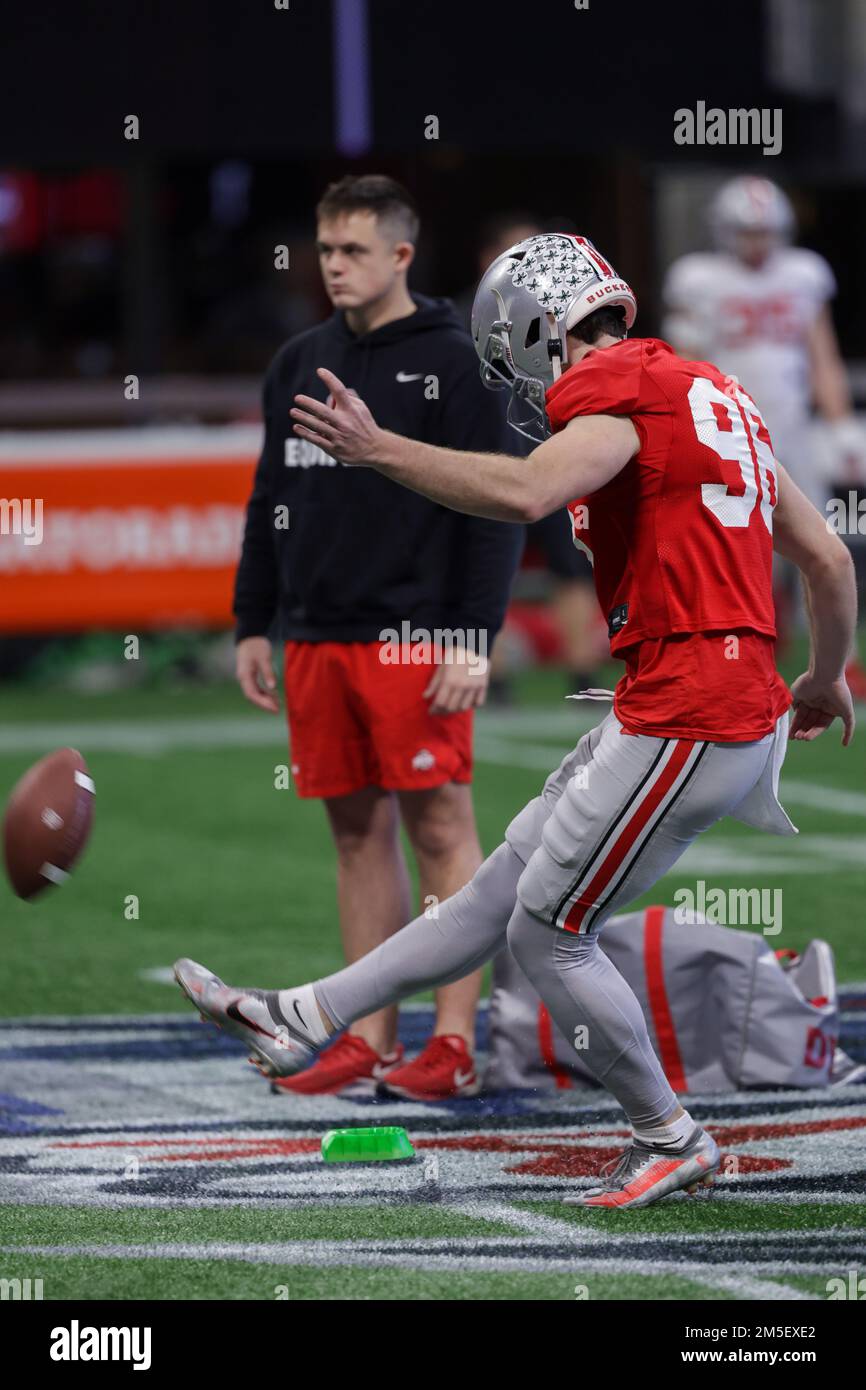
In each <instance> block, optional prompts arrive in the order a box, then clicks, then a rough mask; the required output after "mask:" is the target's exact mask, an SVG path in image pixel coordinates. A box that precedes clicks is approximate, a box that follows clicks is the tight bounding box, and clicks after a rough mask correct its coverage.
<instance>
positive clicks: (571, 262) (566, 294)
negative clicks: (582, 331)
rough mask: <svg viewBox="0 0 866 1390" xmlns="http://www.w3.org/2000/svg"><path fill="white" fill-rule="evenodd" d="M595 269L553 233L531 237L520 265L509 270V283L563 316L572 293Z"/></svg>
mask: <svg viewBox="0 0 866 1390" xmlns="http://www.w3.org/2000/svg"><path fill="white" fill-rule="evenodd" d="M596 274H597V273H596V271H595V269H594V268H593V266H592V265H591V264H590V262H589V261H588V260H587V258H586V257H585V256H584V255H583V253H582V251H581V250H580V249H579V247H577V246H575V245H574V244H573V243H572V242H571V241H568V240H566V239H564V238H558V237H556V236H539V237H535V238H533V239H532V241H531V242H530V243H529V246H528V249H527V251H526V253H525V255H524V256H523V258H522V260H521V262H520V265H519V266H515V268H514V270H513V271H512V273H511V281H512V284H513V285H515V286H516V287H517V288H522V289H525V290H527V291H528V292H529V293H530V294H531V295H533V296H534V297H535V299H536V300H537V302H538V304H539V305H540V307H541V308H542V309H546V310H548V311H549V312H552V313H553V314H554V316H555V317H556V318H557V319H560V318H563V317H564V316H565V314H566V313H567V311H568V306H569V304H571V302H572V301H573V299H574V297H575V295H576V294H577V293H579V291H580V290H581V289H582V287H583V286H584V285H585V284H587V283H588V282H589V281H591V280H593V279H594V278H596Z"/></svg>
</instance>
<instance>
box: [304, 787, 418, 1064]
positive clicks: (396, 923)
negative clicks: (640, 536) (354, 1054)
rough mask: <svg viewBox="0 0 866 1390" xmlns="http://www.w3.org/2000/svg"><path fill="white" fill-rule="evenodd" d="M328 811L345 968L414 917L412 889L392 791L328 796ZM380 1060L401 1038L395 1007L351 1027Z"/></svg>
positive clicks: (375, 789)
mask: <svg viewBox="0 0 866 1390" xmlns="http://www.w3.org/2000/svg"><path fill="white" fill-rule="evenodd" d="M325 809H326V811H327V814H328V820H329V821H330V826H331V833H332V835H333V838H334V844H335V846H336V850H337V904H338V910H339V918H340V932H341V935H342V940H343V951H344V954H345V957H346V962H347V964H349V965H351V964H352V963H353V962H354V961H356V960H359V959H360V958H361V957H362V956H366V955H368V954H369V952H370V951H372V950H374V949H375V947H376V946H378V945H380V944H381V942H383V941H386V940H387V939H388V937H389V936H392V935H393V933H394V932H396V931H399V929H400V928H401V927H402V926H403V924H404V922H406V921H407V920H408V918H409V916H410V912H411V909H410V900H411V894H410V885H409V874H408V870H407V868H406V860H405V856H404V854H403V849H402V845H401V844H400V834H399V829H400V826H399V815H398V807H397V802H396V798H395V797H394V795H393V793H391V792H386V791H383V790H382V789H381V788H380V787H365V788H364V789H363V790H361V791H357V792H352V793H351V794H350V795H349V796H339V797H328V798H326V800H325ZM350 1031H351V1032H352V1033H354V1034H356V1035H357V1036H358V1037H361V1038H363V1039H364V1041H365V1042H366V1043H368V1044H369V1046H370V1047H372V1048H373V1050H374V1052H378V1053H379V1055H380V1056H384V1055H385V1054H387V1053H389V1052H391V1051H392V1050H393V1048H394V1044H395V1042H396V1039H397V1009H396V1006H395V1005H390V1006H389V1007H388V1008H384V1009H380V1010H378V1011H377V1012H376V1013H373V1014H369V1015H367V1016H366V1017H365V1018H359V1019H358V1020H357V1021H356V1022H355V1023H353V1024H352V1026H351V1029H350Z"/></svg>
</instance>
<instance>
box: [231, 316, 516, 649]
mask: <svg viewBox="0 0 866 1390" xmlns="http://www.w3.org/2000/svg"><path fill="white" fill-rule="evenodd" d="M412 298H413V300H414V302H415V304H416V305H417V309H416V312H415V313H414V314H409V315H408V316H407V317H405V318H401V319H396V320H394V321H393V322H392V323H387V324H385V325H384V326H383V327H382V328H376V329H374V330H373V331H372V332H371V333H365V334H362V335H360V336H357V335H355V334H353V333H351V332H350V330H349V328H348V327H347V325H346V321H345V317H344V315H343V314H342V313H339V312H338V313H335V314H333V315H332V317H331V318H330V319H328V320H327V321H326V322H325V323H323V324H320V325H319V326H318V327H316V328H312V329H310V330H309V331H308V332H306V333H302V334H300V335H299V336H298V337H296V338H292V339H290V341H289V342H288V343H286V344H285V346H284V347H283V348H281V349H280V351H279V352H278V353H277V355H276V357H275V358H274V360H273V362H272V363H271V365H270V367H269V368H268V372H267V376H266V377H265V385H264V415H265V442H264V448H263V450H262V455H261V459H260V460H259V465H258V468H257V471H256V479H255V485H254V488H253V493H252V496H251V498H250V502H249V506H248V509H247V519H246V530H245V533H244V544H243V551H242V554H241V560H240V564H239V566H238V572H237V579H236V584H235V601H234V611H235V615H236V618H237V633H236V635H237V640H238V641H240V640H241V638H243V637H251V636H257V635H263V634H265V633H267V632H268V631H269V629H270V628H271V624H272V622H273V619H274V617H275V616H276V615H277V614H278V615H279V636H281V637H283V638H286V639H294V640H296V641H307V642H324V641H336V642H374V641H377V640H378V639H379V637H380V634H381V633H382V632H383V630H385V629H388V628H395V627H396V628H397V629H398V631H399V629H400V624H401V623H402V622H403V621H404V620H409V621H410V622H411V623H412V624H413V625H416V626H420V627H424V628H427V629H431V628H434V627H440V628H463V629H474V630H476V631H477V630H479V629H483V630H486V633H487V637H486V640H487V642H488V644H492V641H493V638H494V636H495V634H496V631H497V630H498V628H499V626H500V624H501V622H502V618H503V615H504V612H505V606H506V603H507V601H508V593H509V587H510V584H511V579H512V576H513V573H514V569H515V566H516V564H517V560H518V556H519V552H520V546H521V544H522V536H523V530H522V527H520V526H514V525H510V524H509V523H507V522H500V521H485V520H482V519H479V518H478V517H470V516H464V515H462V514H461V513H460V512H455V511H451V510H450V508H448V507H442V506H440V505H439V504H438V503H436V502H430V501H428V499H427V498H426V497H421V496H419V495H418V493H415V492H410V491H409V489H408V488H404V487H401V486H400V485H399V484H397V483H394V482H391V481H390V479H388V478H383V477H382V476H381V474H379V473H377V472H376V471H375V470H374V469H372V468H359V467H347V466H346V465H344V464H340V463H335V461H334V460H333V459H331V458H330V457H329V456H328V455H327V454H324V453H323V452H322V450H320V449H318V448H316V446H315V445H313V444H310V443H309V441H307V440H302V439H300V438H298V436H296V435H295V434H294V432H293V429H292V421H291V417H290V415H289V411H290V409H291V408H292V406H293V405H294V397H295V395H296V394H297V393H298V392H303V393H304V394H305V395H308V396H315V397H318V399H319V400H325V398H326V396H327V392H326V390H325V388H324V386H323V385H322V382H321V381H320V380H319V378H318V377H317V376H316V368H317V367H328V368H330V370H331V371H333V372H335V373H336V374H337V376H338V377H340V379H341V381H343V382H344V383H345V385H346V386H349V387H354V389H355V390H356V391H357V392H358V394H359V395H360V396H362V397H363V399H364V400H365V401H366V402H367V404H368V406H369V407H370V409H371V411H372V413H373V416H374V417H375V419H376V421H377V422H378V424H380V425H381V426H382V427H383V428H385V429H389V430H394V431H396V432H397V433H399V434H403V435H407V436H408V437H409V438H411V439H418V440H423V441H425V442H426V443H429V444H444V445H447V446H450V447H451V448H454V449H472V450H476V451H479V452H500V451H508V450H509V444H508V437H507V432H506V431H507V426H506V425H505V422H504V416H503V411H502V407H501V402H500V400H499V399H498V398H497V397H496V396H493V395H491V393H490V392H489V391H486V390H485V389H484V388H483V386H482V385H481V381H480V378H479V375H478V359H477V357H476V354H475V349H474V348H473V346H472V342H471V339H470V338H469V336H468V334H467V333H466V332H465V330H464V329H463V328H462V327H461V325H460V321H459V319H458V318H457V316H456V314H455V312H454V309H453V308H452V306H451V304H450V302H449V301H448V300H447V299H426V298H424V297H423V296H421V295H413V296H412ZM278 507H287V508H288V509H289V515H288V528H287V529H286V527H285V525H284V524H283V525H282V526H280V524H279V522H278V523H277V524H276V525H275V516H276V515H277V513H276V512H275V509H276V508H278ZM282 519H283V522H284V514H282Z"/></svg>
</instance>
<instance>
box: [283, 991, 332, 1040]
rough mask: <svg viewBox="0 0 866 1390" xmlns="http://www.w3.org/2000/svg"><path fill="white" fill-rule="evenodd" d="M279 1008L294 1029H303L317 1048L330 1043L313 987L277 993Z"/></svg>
mask: <svg viewBox="0 0 866 1390" xmlns="http://www.w3.org/2000/svg"><path fill="white" fill-rule="evenodd" d="M276 996H277V1008H278V1009H279V1011H280V1013H281V1014H282V1015H283V1018H284V1019H285V1020H286V1023H290V1024H291V1026H292V1027H293V1028H299V1027H300V1028H303V1029H304V1031H305V1032H306V1034H307V1035H308V1037H309V1039H310V1042H311V1043H313V1044H314V1045H315V1046H316V1047H321V1045H322V1043H326V1042H327V1041H328V1037H329V1034H328V1030H327V1028H326V1027H325V1025H324V1023H323V1022H322V1016H321V1014H320V1013H319V1005H318V1002H317V1000H316V996H315V993H314V992H313V986H312V985H299V986H298V988H297V989H280V990H277V991H276Z"/></svg>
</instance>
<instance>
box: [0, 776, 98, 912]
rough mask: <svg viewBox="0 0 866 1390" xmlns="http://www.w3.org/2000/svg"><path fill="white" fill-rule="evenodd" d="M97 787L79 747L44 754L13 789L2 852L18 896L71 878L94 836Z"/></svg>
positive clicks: (8, 805)
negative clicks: (78, 860) (74, 868)
mask: <svg viewBox="0 0 866 1390" xmlns="http://www.w3.org/2000/svg"><path fill="white" fill-rule="evenodd" d="M94 791H95V788H94V785H93V778H92V777H91V776H90V773H89V772H88V770H87V764H86V763H85V761H84V759H83V758H82V756H81V754H80V753H78V752H76V750H75V749H74V748H58V749H57V750H56V752H54V753H48V754H47V755H46V756H45V757H44V758H40V760H39V762H38V763H34V765H33V767H31V768H29V769H28V771H27V772H25V774H24V776H23V777H22V778H21V780H20V781H19V782H18V784H17V785H16V786H15V787H14V788H13V791H12V794H11V796H10V797H9V801H8V802H7V805H6V814H5V816H4V818H3V853H4V857H5V860H6V872H7V874H8V875H9V881H10V883H11V884H12V887H13V888H14V890H15V892H16V893H17V894H18V896H19V898H35V897H36V895H37V893H41V892H43V891H44V889H46V888H49V887H51V885H52V884H59V883H63V882H64V881H65V880H66V879H67V878H68V876H69V873H70V870H71V869H72V867H73V865H74V864H75V862H76V860H77V859H78V857H79V855H80V854H81V852H82V850H83V849H84V846H85V845H86V844H87V841H88V839H89V837H90V830H91V826H92V824H93V796H94Z"/></svg>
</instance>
